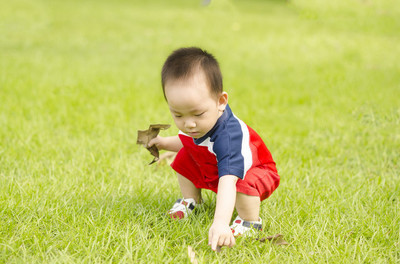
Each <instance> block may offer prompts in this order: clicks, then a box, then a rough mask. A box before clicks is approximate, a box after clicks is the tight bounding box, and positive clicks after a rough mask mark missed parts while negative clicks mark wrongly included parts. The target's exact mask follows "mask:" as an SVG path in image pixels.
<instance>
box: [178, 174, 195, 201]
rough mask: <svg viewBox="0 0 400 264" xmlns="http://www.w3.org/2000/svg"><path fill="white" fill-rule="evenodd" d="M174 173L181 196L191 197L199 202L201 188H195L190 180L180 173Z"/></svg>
mask: <svg viewBox="0 0 400 264" xmlns="http://www.w3.org/2000/svg"><path fill="white" fill-rule="evenodd" d="M176 175H177V176H178V182H179V186H180V187H181V192H182V195H183V198H193V199H195V201H196V203H201V189H198V188H196V186H194V184H193V183H192V182H191V181H189V180H188V179H187V178H186V177H184V176H182V175H181V174H179V173H177V174H176Z"/></svg>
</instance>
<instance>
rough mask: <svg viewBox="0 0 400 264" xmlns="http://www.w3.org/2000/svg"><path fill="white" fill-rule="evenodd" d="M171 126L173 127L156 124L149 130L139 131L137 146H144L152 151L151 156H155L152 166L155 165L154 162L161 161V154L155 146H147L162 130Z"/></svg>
mask: <svg viewBox="0 0 400 264" xmlns="http://www.w3.org/2000/svg"><path fill="white" fill-rule="evenodd" d="M170 126H171V125H162V124H154V125H150V127H149V129H148V130H138V137H137V141H136V144H141V145H143V146H144V147H145V148H146V149H147V150H148V151H150V153H151V155H153V156H154V159H153V161H152V162H150V164H153V163H154V162H156V161H158V160H159V152H158V148H157V147H156V146H155V145H153V146H151V147H147V144H148V143H149V142H150V140H152V139H153V138H155V137H157V135H158V133H159V132H160V130H161V129H168V128H169V127H170ZM150 164H149V165H150Z"/></svg>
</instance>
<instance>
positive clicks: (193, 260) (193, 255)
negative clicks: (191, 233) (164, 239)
mask: <svg viewBox="0 0 400 264" xmlns="http://www.w3.org/2000/svg"><path fill="white" fill-rule="evenodd" d="M188 255H189V259H190V263H193V264H198V261H197V259H196V252H194V250H193V248H192V247H191V246H188Z"/></svg>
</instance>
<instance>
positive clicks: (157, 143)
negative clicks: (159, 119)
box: [147, 136, 165, 150]
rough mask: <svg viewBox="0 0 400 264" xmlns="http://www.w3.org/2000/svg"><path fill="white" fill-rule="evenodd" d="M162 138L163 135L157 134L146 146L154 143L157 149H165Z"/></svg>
mask: <svg viewBox="0 0 400 264" xmlns="http://www.w3.org/2000/svg"><path fill="white" fill-rule="evenodd" d="M163 139H164V138H163V137H161V136H157V137H155V138H153V139H152V140H150V141H149V143H148V144H147V147H148V148H150V147H151V146H153V145H155V146H156V147H157V148H158V150H163V149H165V147H164V144H163Z"/></svg>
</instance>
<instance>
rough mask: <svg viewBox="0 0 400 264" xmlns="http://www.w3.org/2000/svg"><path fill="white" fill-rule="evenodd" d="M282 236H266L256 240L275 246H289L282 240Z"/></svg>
mask: <svg viewBox="0 0 400 264" xmlns="http://www.w3.org/2000/svg"><path fill="white" fill-rule="evenodd" d="M282 237H283V235H282V234H276V235H274V236H267V237H263V238H257V239H256V240H259V241H260V242H265V241H266V240H268V241H271V242H272V243H274V244H275V245H278V246H280V245H289V243H288V242H286V241H285V240H283V238H282Z"/></svg>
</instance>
